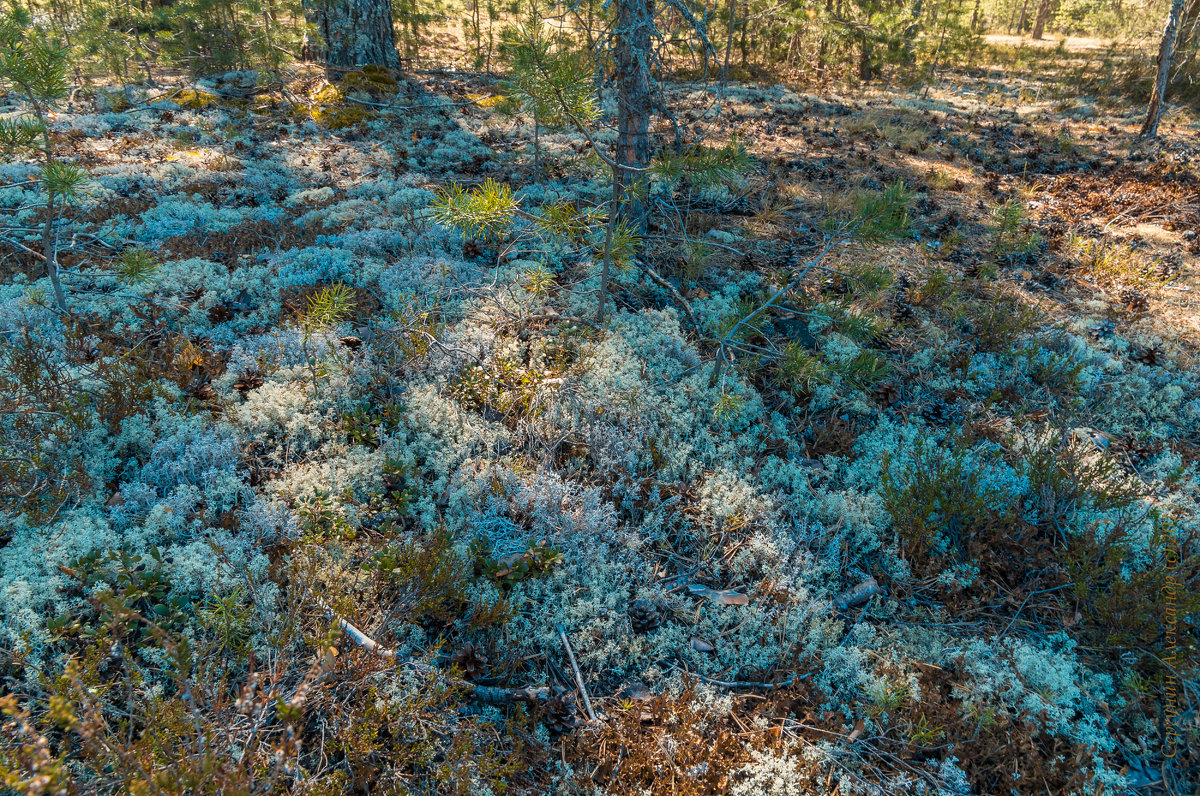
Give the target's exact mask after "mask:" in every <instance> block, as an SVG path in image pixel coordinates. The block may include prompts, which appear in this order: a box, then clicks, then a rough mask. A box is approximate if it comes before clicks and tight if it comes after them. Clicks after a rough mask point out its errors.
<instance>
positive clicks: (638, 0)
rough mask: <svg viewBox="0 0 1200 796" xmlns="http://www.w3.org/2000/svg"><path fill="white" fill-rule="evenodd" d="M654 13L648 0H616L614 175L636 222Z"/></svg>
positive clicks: (646, 150)
mask: <svg viewBox="0 0 1200 796" xmlns="http://www.w3.org/2000/svg"><path fill="white" fill-rule="evenodd" d="M653 31H654V13H653V11H652V10H651V7H650V3H649V2H648V0H619V2H618V4H617V27H616V31H615V32H614V36H613V40H614V41H615V42H616V45H615V48H614V51H613V61H614V65H615V67H616V81H617V153H616V154H617V157H616V161H617V164H618V166H619V168H618V169H617V170H616V174H614V177H615V179H616V184H617V185H618V186H619V193H620V194H621V196H622V201H623V203H624V204H625V213H626V214H627V217H628V218H629V219H630V220H631V221H632V222H633V223H634V224H635V225H636V226H640V225H641V222H642V220H643V215H644V213H643V209H642V207H641V201H640V199H639V198H638V197H637V195H636V194H637V191H636V190H634V191H631V190H630V188H632V187H635V185H634V184H635V182H636V181H637V178H638V177H639V175H640V172H641V170H644V169H645V168H646V167H647V166H648V165H649V164H650V111H651V109H652V108H653V107H654V95H653V87H652V85H651V78H650V58H651V50H650V47H651V40H652V37H653Z"/></svg>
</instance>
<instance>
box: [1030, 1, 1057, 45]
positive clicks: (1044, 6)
mask: <svg viewBox="0 0 1200 796" xmlns="http://www.w3.org/2000/svg"><path fill="white" fill-rule="evenodd" d="M1053 15H1054V0H1042V2H1041V4H1040V5H1038V11H1037V16H1036V17H1035V18H1034V20H1033V38H1034V39H1036V40H1039V41H1040V40H1041V38H1042V34H1043V33H1045V31H1046V23H1047V22H1049V21H1050V17H1051V16H1053Z"/></svg>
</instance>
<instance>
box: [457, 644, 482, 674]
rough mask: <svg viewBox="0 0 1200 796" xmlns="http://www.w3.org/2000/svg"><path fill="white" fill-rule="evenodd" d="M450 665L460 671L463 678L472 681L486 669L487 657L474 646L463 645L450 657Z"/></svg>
mask: <svg viewBox="0 0 1200 796" xmlns="http://www.w3.org/2000/svg"><path fill="white" fill-rule="evenodd" d="M450 663H451V664H453V665H455V666H457V667H458V668H459V669H461V670H462V673H463V677H465V678H467V679H468V680H474V679H475V678H476V677H481V676H482V675H483V674H484V673H485V672H486V671H487V669H488V663H489V661H488V656H487V655H485V654H484V652H483V650H481V649H479V647H476V646H475V645H474V644H470V643H468V644H464V645H462V647H460V648H459V650H458V651H457V652H455V653H454V654H453V655H451V656H450Z"/></svg>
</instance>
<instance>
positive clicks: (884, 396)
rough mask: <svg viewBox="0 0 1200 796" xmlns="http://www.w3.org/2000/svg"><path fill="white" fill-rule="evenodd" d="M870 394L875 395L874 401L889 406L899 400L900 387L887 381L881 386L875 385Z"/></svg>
mask: <svg viewBox="0 0 1200 796" xmlns="http://www.w3.org/2000/svg"><path fill="white" fill-rule="evenodd" d="M872 393H873V394H874V395H875V400H876V401H878V402H879V403H880V404H881V405H883V406H891V405H892V404H894V403H896V402H897V401H899V400H900V385H898V384H896V383H895V382H891V381H887V382H884V383H883V384H877V385H876V386H875V389H874V390H872Z"/></svg>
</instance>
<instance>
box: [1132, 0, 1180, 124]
mask: <svg viewBox="0 0 1200 796" xmlns="http://www.w3.org/2000/svg"><path fill="white" fill-rule="evenodd" d="M1184 4H1185V0H1171V10H1170V11H1169V12H1168V13H1167V24H1166V27H1164V28H1163V35H1162V43H1161V44H1159V46H1158V77H1157V78H1156V79H1155V81H1154V93H1153V94H1151V95H1150V107H1149V109H1148V110H1147V111H1146V122H1145V123H1144V124H1143V125H1142V132H1141V137H1142V138H1155V137H1157V136H1158V120H1159V119H1160V118H1161V117H1162V105H1163V98H1164V97H1165V96H1166V94H1167V85H1168V84H1169V83H1170V80H1171V55H1172V54H1173V53H1174V51H1175V34H1176V33H1177V32H1178V31H1179V20H1180V17H1182V16H1183V6H1184Z"/></svg>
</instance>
